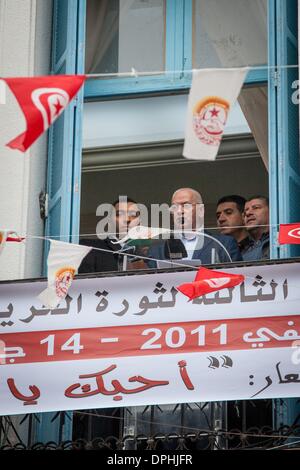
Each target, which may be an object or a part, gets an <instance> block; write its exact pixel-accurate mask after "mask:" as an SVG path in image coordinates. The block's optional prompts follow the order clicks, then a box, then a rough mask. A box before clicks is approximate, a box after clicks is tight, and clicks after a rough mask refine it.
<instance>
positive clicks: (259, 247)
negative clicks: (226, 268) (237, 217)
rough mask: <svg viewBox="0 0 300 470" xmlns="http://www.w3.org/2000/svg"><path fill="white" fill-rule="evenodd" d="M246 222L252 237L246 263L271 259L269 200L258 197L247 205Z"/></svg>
mask: <svg viewBox="0 0 300 470" xmlns="http://www.w3.org/2000/svg"><path fill="white" fill-rule="evenodd" d="M244 220H245V226H246V229H247V231H248V232H249V235H250V243H249V246H248V247H247V249H246V251H245V252H244V253H243V259H244V260H245V261H254V260H260V259H268V258H269V248H270V247H269V245H270V238H269V199H268V198H267V197H265V196H261V195H256V196H252V197H250V198H249V199H248V200H247V202H246V204H245V211H244Z"/></svg>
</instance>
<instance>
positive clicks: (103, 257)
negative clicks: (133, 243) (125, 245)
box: [78, 238, 121, 274]
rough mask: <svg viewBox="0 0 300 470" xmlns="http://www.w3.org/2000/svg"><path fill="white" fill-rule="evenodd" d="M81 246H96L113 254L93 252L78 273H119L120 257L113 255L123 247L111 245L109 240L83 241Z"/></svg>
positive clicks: (88, 255)
mask: <svg viewBox="0 0 300 470" xmlns="http://www.w3.org/2000/svg"><path fill="white" fill-rule="evenodd" d="M79 243H80V245H86V246H94V247H95V248H103V249H105V250H110V251H111V252H109V253H108V252H106V251H98V250H91V251H90V252H89V253H88V254H87V255H86V257H85V258H83V260H82V263H81V265H80V267H79V270H78V273H79V274H83V273H101V272H103V271H118V263H119V255H118V253H113V252H114V251H118V250H120V249H121V246H120V245H119V244H118V243H117V244H113V243H111V241H110V239H109V238H106V239H105V240H99V239H97V240H95V239H88V238H85V239H82V240H80V242H79Z"/></svg>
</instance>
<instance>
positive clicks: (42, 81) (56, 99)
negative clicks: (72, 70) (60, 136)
mask: <svg viewBox="0 0 300 470" xmlns="http://www.w3.org/2000/svg"><path fill="white" fill-rule="evenodd" d="M85 78H86V77H85V75H49V76H45V77H19V78H3V80H4V81H5V82H6V84H7V85H8V87H9V88H10V90H11V91H12V93H13V94H14V95H15V98H16V100H17V101H18V103H19V106H20V108H21V109H22V111H23V114H24V116H25V119H26V124H27V128H26V131H25V132H23V133H22V134H20V135H19V136H18V137H16V138H15V139H13V140H11V141H10V142H8V144H6V145H7V146H8V147H10V148H12V149H17V150H20V151H21V152H25V151H26V150H27V149H28V148H29V147H30V146H31V145H32V144H33V143H34V142H35V141H36V140H37V139H38V137H40V135H41V134H42V133H43V132H45V131H46V130H47V129H48V128H49V127H50V126H51V124H53V122H54V121H55V120H56V119H57V118H58V117H59V116H60V115H61V113H62V112H63V111H64V109H65V108H66V106H68V104H69V103H70V101H71V100H72V99H73V98H74V96H75V95H76V94H77V93H78V91H79V89H80V88H81V86H82V84H83V82H84V80H85Z"/></svg>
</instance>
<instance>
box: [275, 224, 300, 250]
mask: <svg viewBox="0 0 300 470" xmlns="http://www.w3.org/2000/svg"><path fill="white" fill-rule="evenodd" d="M279 243H280V245H284V244H289V245H294V244H300V222H299V223H297V224H280V226H279Z"/></svg>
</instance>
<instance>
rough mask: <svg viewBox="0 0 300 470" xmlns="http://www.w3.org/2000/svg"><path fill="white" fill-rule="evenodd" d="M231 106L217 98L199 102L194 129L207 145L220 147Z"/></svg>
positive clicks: (195, 109)
mask: <svg viewBox="0 0 300 470" xmlns="http://www.w3.org/2000/svg"><path fill="white" fill-rule="evenodd" d="M229 108H230V104H229V103H228V101H226V100H224V99H223V98H219V97H217V96H209V97H206V98H205V99H203V100H201V101H198V103H197V104H196V106H195V107H194V111H193V128H194V131H195V133H196V136H197V137H198V139H199V140H200V141H201V142H202V143H204V144H206V145H219V144H220V142H221V139H222V135H223V132H224V128H225V124H226V121H227V117H228V112H229Z"/></svg>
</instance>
